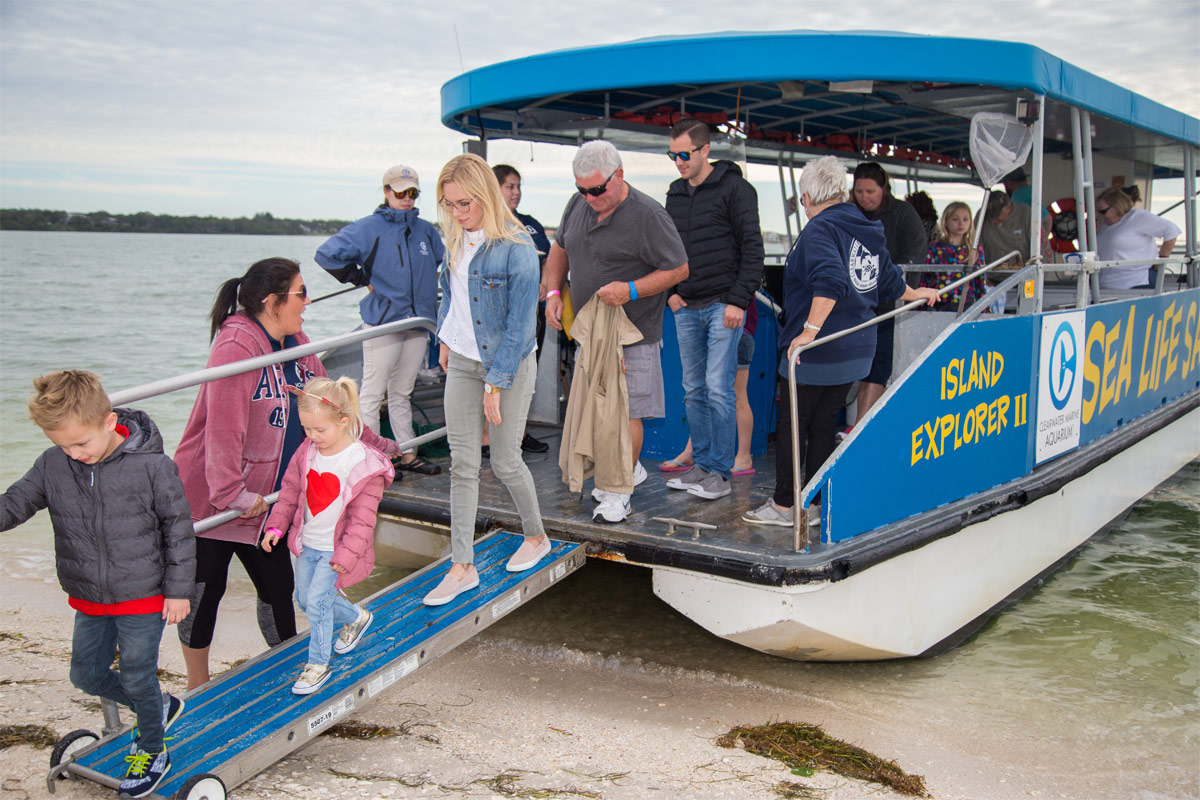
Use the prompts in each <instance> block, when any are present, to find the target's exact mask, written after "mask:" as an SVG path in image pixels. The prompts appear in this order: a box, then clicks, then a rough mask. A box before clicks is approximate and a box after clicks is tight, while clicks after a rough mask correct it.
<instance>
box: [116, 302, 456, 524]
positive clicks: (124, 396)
mask: <svg viewBox="0 0 1200 800" xmlns="http://www.w3.org/2000/svg"><path fill="white" fill-rule="evenodd" d="M355 288H357V287H355ZM343 291H349V290H343ZM335 294H341V292H336V293H335ZM327 296H331V295H327ZM322 299H323V298H322ZM414 329H422V330H427V331H430V332H434V331H436V330H437V328H436V326H435V325H434V322H433V320H431V319H429V318H428V317H410V318H408V319H402V320H398V321H396V322H389V323H387V324H385V325H378V326H375V327H372V328H364V329H361V330H357V331H351V332H350V333H343V334H339V335H338V336H331V337H329V338H328V339H321V340H320V341H316V342H309V343H308V344H303V345H300V346H298V347H288V348H285V349H283V350H279V351H276V352H274V353H267V354H265V355H261V356H255V357H254V358H247V359H245V360H243V361H234V362H233V363H230V364H222V365H221V366H219V367H209V368H207V369H201V370H196V371H195V372H188V373H186V374H184V375H177V376H176V377H174V378H164V379H163V380H161V381H155V382H153V383H147V384H143V385H142V386H134V387H133V388H131V389H122V390H121V391H118V392H113V393H112V394H110V395H109V400H110V401H111V402H112V404H113V406H114V407H115V406H121V405H126V404H127V403H133V402H136V401H138V400H145V399H146V398H148V397H158V396H159V395H163V394H170V393H171V392H176V391H179V390H180V389H187V388H188V387H191V386H198V385H200V384H202V383H208V382H209V381H215V380H219V379H221V378H228V377H230V376H231V375H240V374H242V373H243V372H250V371H251V370H256V369H261V368H262V367H266V366H270V365H271V364H282V363H283V362H285V361H292V360H293V359H297V358H300V357H301V356H309V355H313V354H314V353H320V352H323V351H327V350H334V349H336V348H338V347H344V346H345V345H348V344H356V343H358V342H363V341H366V340H367V339H374V338H376V337H379V336H386V335H388V334H390V333H400V332H401V331H408V330H414ZM393 433H395V432H394V431H393ZM445 435H446V428H445V427H441V428H438V429H437V430H433V431H430V432H428V433H425V434H422V435H420V436H417V437H416V438H413V439H409V440H407V441H404V442H400V443H399V445H400V449H401V450H402V451H403V450H407V449H410V448H413V447H419V446H420V445H423V444H425V443H426V442H432V441H435V440H437V439H441V438H443V437H444V436H445ZM278 499H279V493H278V492H275V493H274V494H271V495H269V496H267V497H264V498H263V500H264V501H265V502H266V503H267V504H268V505H270V504H271V503H274V502H275V501H276V500H278ZM243 513H245V512H243V511H240V510H238V509H236V508H234V509H229V510H227V511H222V512H220V513H218V514H214V515H213V516H211V517H208V518H207V519H202V520H200V521H199V522H197V523H195V529H196V533H203V532H204V531H207V530H211V529H212V528H215V527H217V526H218V525H224V524H225V523H226V522H231V521H233V520H235V519H237V518H238V517H240V516H241V515H242V514H243Z"/></svg>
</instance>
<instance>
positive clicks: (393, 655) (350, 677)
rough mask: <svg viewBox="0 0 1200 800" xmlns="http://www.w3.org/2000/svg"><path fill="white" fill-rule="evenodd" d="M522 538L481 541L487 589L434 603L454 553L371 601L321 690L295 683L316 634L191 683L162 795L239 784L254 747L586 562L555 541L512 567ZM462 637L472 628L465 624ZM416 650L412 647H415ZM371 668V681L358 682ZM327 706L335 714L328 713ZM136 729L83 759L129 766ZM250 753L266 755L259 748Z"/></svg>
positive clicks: (298, 737) (342, 705)
mask: <svg viewBox="0 0 1200 800" xmlns="http://www.w3.org/2000/svg"><path fill="white" fill-rule="evenodd" d="M521 541H522V537H521V536H519V535H514V534H507V533H499V534H494V535H492V536H490V537H488V538H486V539H484V540H481V541H480V542H477V543H476V553H475V565H476V568H477V569H478V571H479V575H480V586H479V589H478V590H477V591H473V592H467V593H466V594H464V595H462V596H460V597H459V598H456V600H455V601H453V602H452V603H449V604H447V605H444V606H438V607H430V606H426V605H424V604H423V603H422V602H421V600H422V598H423V597H424V596H425V594H426V593H428V592H429V591H430V590H431V589H433V587H434V586H436V585H437V584H438V582H439V581H440V580H441V579H442V577H443V576H444V575H445V573H446V570H447V569H448V567H449V563H448V559H447V560H445V561H444V562H443V563H439V564H438V565H436V566H435V567H432V568H428V569H426V570H422V571H421V572H418V573H416V574H414V575H412V576H409V577H408V578H405V579H404V580H402V581H400V582H398V583H396V584H394V585H392V586H390V587H388V588H387V589H385V590H383V591H381V592H380V593H378V594H377V595H375V596H374V597H373V598H371V599H370V600H368V601H366V603H365V605H366V607H367V608H369V609H370V610H371V611H372V613H374V614H375V621H374V623H373V624H372V625H371V628H370V629H369V630H368V631H367V633H366V635H365V637H364V639H363V641H362V642H361V643H360V644H359V646H358V647H357V648H355V650H354V651H353V652H351V653H348V654H346V655H336V654H335V655H334V657H333V660H332V661H331V662H330V663H331V665H332V667H333V678H332V679H331V680H330V681H329V683H327V684H326V685H325V686H324V687H322V688H321V690H320V691H318V692H316V693H314V694H311V695H308V696H304V697H301V696H298V695H294V694H292V692H291V685H292V683H293V682H294V681H295V680H296V677H297V676H298V675H299V674H300V671H301V669H302V668H303V666H304V663H305V662H306V661H307V657H308V636H307V634H302V635H300V636H297V637H296V638H294V639H291V640H289V641H288V642H284V643H283V644H281V645H279V646H277V647H275V648H272V649H271V650H268V651H267V652H266V653H263V654H262V655H260V656H258V657H256V658H255V659H252V660H251V661H249V662H247V663H245V664H242V665H240V666H238V667H236V668H235V669H233V670H231V671H230V672H229V673H226V674H225V675H223V676H220V677H219V678H217V679H216V680H214V681H213V682H210V683H208V684H206V685H204V686H202V687H200V688H199V689H197V690H196V691H195V692H192V693H190V694H189V695H188V696H187V698H186V699H187V705H186V708H185V710H184V714H183V716H182V717H180V719H179V722H178V723H177V724H176V725H175V726H174V727H172V729H171V739H170V742H169V745H168V746H169V747H170V748H171V760H172V765H171V766H172V769H171V773H170V775H168V777H167V780H166V781H165V782H164V783H163V785H162V786H161V787H160V788H159V790H158V792H157V793H156V794H155V796H156V797H157V796H162V797H170V796H172V795H173V794H174V793H175V792H176V791H178V790H179V788H180V787H181V786H182V785H183V783H184V781H186V780H187V779H188V778H189V777H191V776H192V775H196V774H200V773H205V772H209V773H214V774H217V775H219V776H221V777H222V778H223V779H224V780H225V782H226V783H227V784H229V785H230V787H231V788H232V786H233V785H236V784H237V783H240V782H241V781H242V780H245V779H247V778H249V777H250V776H252V775H253V774H255V773H256V772H257V771H258V770H259V769H261V768H262V767H258V768H257V769H254V768H248V767H247V766H246V764H247V763H248V761H247V757H248V755H251V751H254V752H259V753H263V752H269V753H272V754H275V753H278V754H277V755H275V758H281V757H283V756H284V755H286V754H287V753H288V752H291V751H292V750H294V749H296V748H297V747H300V746H302V745H303V744H305V743H306V742H307V741H309V740H310V739H311V738H312V736H315V735H319V734H320V732H322V731H323V730H324V729H325V727H327V726H328V725H329V724H332V722H334V721H335V720H336V719H338V718H339V717H340V716H341V715H343V714H352V713H353V712H354V711H355V710H356V709H357V708H359V707H361V706H362V705H363V704H364V702H367V701H369V700H370V699H371V698H373V697H374V695H375V694H376V692H377V691H379V690H382V688H385V687H386V686H388V685H390V684H391V683H393V682H394V681H395V680H396V679H398V678H399V677H403V676H404V675H407V674H408V673H409V672H411V671H412V670H414V669H416V668H417V667H418V666H423V665H424V664H425V661H426V658H425V649H426V648H427V647H430V646H432V643H433V642H435V640H436V639H437V637H438V636H439V635H441V634H444V633H447V632H449V629H450V628H452V627H453V626H455V625H456V624H458V623H462V622H463V620H467V621H468V624H470V621H471V618H472V617H475V625H476V626H477V627H478V629H479V630H482V629H483V628H485V627H487V625H488V624H490V622H491V621H493V620H495V619H499V618H500V617H501V616H502V615H503V614H505V613H507V611H509V610H511V609H513V608H516V607H518V606H519V605H520V604H521V602H522V601H523V600H524V599H525V597H532V594H529V587H528V585H527V583H528V582H529V581H530V580H531V579H535V578H536V579H539V580H542V579H546V578H548V579H549V581H550V582H551V583H553V582H554V581H556V580H558V579H560V578H561V577H563V576H565V575H566V574H567V573H568V572H570V571H573V570H574V569H576V568H577V566H578V565H577V564H575V563H574V559H570V563H568V561H567V560H564V558H565V557H569V556H571V554H572V553H573V551H575V550H576V549H577V548H578V547H579V545H576V544H569V543H564V542H552V544H553V547H552V549H551V552H550V554H549V555H548V556H546V557H545V558H544V559H543V560H542V561H541V562H540V563H539V564H538V566H537V567H535V568H534V569H532V570H529V571H527V572H521V573H510V572H507V571H506V570H505V568H504V565H505V562H506V561H507V560H508V558H509V557H510V556H511V555H512V554H513V552H515V550H516V549H517V547H519V546H520V543H521ZM536 593H537V590H535V591H534V592H533V594H536ZM481 619H482V623H481V622H480V620H481ZM460 628H461V626H460ZM467 635H469V634H467ZM461 638H465V635H461V634H460V639H461ZM451 646H452V645H451ZM410 651H413V652H412V654H411V655H406V654H408V653H409V652H410ZM433 657H436V655H435V656H433ZM401 660H402V661H404V662H405V663H406V664H407V662H410V661H411V662H412V663H411V664H408V665H407V666H405V667H401V666H396V667H394V668H393V669H392V670H390V671H387V672H386V675H387V677H379V676H378V673H379V672H380V670H385V669H386V668H387V667H389V665H392V664H393V663H394V662H395V663H397V664H398V662H399V661H401ZM372 676H375V677H372ZM369 677H371V678H372V683H371V685H370V687H369V688H368V689H364V690H362V691H355V690H356V688H357V687H361V686H362V685H363V681H364V680H365V679H367V678H369ZM376 683H378V689H377V688H376ZM335 709H336V710H335ZM326 712H329V713H331V714H332V715H333V716H331V717H330V718H328V719H325V716H326ZM316 720H319V722H316ZM290 731H295V732H296V733H295V736H294V739H291V738H289V739H288V740H287V743H286V744H281V743H280V742H281V740H282V738H285V737H287V736H288V732H290ZM131 735H132V734H131V733H129V732H125V733H122V734H120V735H116V736H113V737H110V738H107V739H105V740H102V741H101V742H100V743H99V745H98V746H97V747H96V749H95V750H93V751H91V752H88V753H84V754H81V755H80V756H79V757H78V758H77V761H78V763H79V764H80V765H81V766H84V767H89V768H91V769H95V770H97V771H99V772H102V773H106V774H108V775H113V776H118V775H122V774H124V768H125V763H124V756H125V755H126V753H127V752H128V748H129V743H130V741H131ZM256 748H267V749H266V750H256ZM249 760H251V761H262V758H261V757H253V756H252V755H251V758H250V759H249ZM272 760H273V759H272ZM266 763H270V760H268V761H267V762H266ZM248 769H249V771H247V770H248Z"/></svg>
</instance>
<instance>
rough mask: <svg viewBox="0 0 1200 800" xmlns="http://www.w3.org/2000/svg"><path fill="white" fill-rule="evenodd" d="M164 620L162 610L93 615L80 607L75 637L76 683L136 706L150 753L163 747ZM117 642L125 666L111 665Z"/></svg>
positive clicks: (143, 745) (73, 680)
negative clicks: (160, 667) (160, 676)
mask: <svg viewBox="0 0 1200 800" xmlns="http://www.w3.org/2000/svg"><path fill="white" fill-rule="evenodd" d="M163 624H164V622H163V617H162V614H161V613H158V612H155V613H153V614H118V615H111V616H110V615H97V616H93V615H91V614H84V613H83V612H82V611H76V612H75V632H74V634H73V636H72V641H71V683H73V684H75V686H76V687H78V688H79V689H80V690H81V691H84V692H87V693H88V694H90V695H94V696H96V697H103V698H105V699H108V700H112V701H114V702H116V703H120V704H121V705H123V706H128V707H129V708H131V709H133V713H134V714H136V715H137V724H138V735H139V737H140V741H141V748H142V749H143V750H145V751H146V752H148V753H157V752H158V751H160V750H162V748H163V721H162V703H163V698H162V689H161V688H159V685H158V675H156V674H155V673H156V671H157V670H158V645H159V643H160V642H161V641H162V632H163ZM118 647H120V648H121V669H120V671H118V670H115V669H113V668H112V663H113V657H114V656H115V655H116V652H117V648H118Z"/></svg>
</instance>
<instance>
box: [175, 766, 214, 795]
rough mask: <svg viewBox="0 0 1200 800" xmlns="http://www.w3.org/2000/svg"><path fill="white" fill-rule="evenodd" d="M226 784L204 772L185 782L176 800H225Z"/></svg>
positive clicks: (177, 793)
mask: <svg viewBox="0 0 1200 800" xmlns="http://www.w3.org/2000/svg"><path fill="white" fill-rule="evenodd" d="M225 797H226V793H225V783H224V781H222V780H221V779H220V778H218V777H217V776H216V775H211V774H209V773H207V772H202V773H200V774H199V775H193V776H192V777H190V778H188V779H187V780H186V781H184V782H183V786H180V787H179V791H177V792H176V793H175V798H174V800H225Z"/></svg>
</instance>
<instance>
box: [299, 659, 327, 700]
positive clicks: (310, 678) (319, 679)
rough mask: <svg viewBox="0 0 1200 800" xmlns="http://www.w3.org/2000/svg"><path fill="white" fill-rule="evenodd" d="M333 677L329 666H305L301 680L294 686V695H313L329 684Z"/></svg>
mask: <svg viewBox="0 0 1200 800" xmlns="http://www.w3.org/2000/svg"><path fill="white" fill-rule="evenodd" d="M332 675H333V670H331V669H330V668H329V665H328V664H305V665H304V671H303V672H301V673H300V678H299V680H297V681H296V682H295V683H293V684H292V694H301V695H303V694H312V693H313V692H315V691H316V690H317V689H320V688H321V687H322V686H324V685H325V684H326V683H328V682H329V678H330V677H331V676H332Z"/></svg>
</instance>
